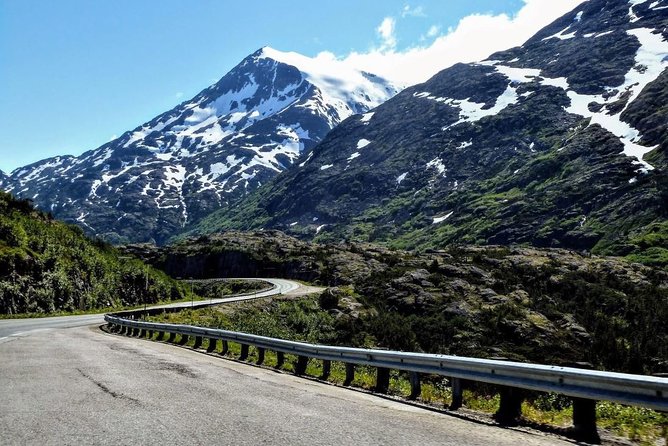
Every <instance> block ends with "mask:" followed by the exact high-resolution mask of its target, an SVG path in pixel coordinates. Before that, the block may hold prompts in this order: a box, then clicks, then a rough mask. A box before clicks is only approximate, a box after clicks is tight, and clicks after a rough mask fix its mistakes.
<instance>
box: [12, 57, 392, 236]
mask: <svg viewBox="0 0 668 446" xmlns="http://www.w3.org/2000/svg"><path fill="white" fill-rule="evenodd" d="M396 93H397V88H396V87H394V86H393V85H392V84H390V83H389V82H388V81H386V80H384V79H382V78H379V77H377V76H374V75H372V74H369V73H365V72H360V71H356V70H353V69H350V68H348V67H347V66H346V65H344V64H343V63H341V62H337V61H329V62H328V61H323V60H320V59H318V60H315V59H310V58H308V57H305V56H302V55H299V54H296V53H283V52H279V51H276V50H274V49H271V48H267V47H265V48H262V49H260V50H258V51H257V52H255V53H253V54H251V55H250V56H248V57H247V58H245V59H244V60H243V61H242V62H241V63H240V64H239V65H237V66H236V67H235V68H233V69H232V70H231V71H230V72H229V73H227V74H226V75H225V76H223V78H221V79H220V80H219V81H218V82H217V83H215V84H214V85H212V86H210V87H209V88H207V89H205V90H203V91H202V92H201V93H199V94H198V95H197V96H195V97H194V98H192V99H191V100H189V101H186V102H183V103H182V104H180V105H178V106H177V107H175V108H174V109H172V110H170V111H168V112H166V113H163V114H161V115H159V116H157V117H156V118H154V119H152V120H151V121H149V122H147V123H145V124H143V125H141V126H139V127H137V128H136V129H134V130H133V131H129V132H126V133H124V134H123V135H121V136H120V137H119V138H117V139H115V140H113V141H110V142H109V143H107V144H104V145H102V146H101V147H99V148H97V149H95V150H92V151H89V152H86V153H84V154H83V155H81V156H77V157H73V156H59V157H55V158H50V159H47V160H44V161H40V162H38V163H35V164H32V165H29V166H25V167H22V168H19V169H16V170H14V171H13V172H12V173H11V175H10V177H9V178H8V179H6V180H5V181H4V185H3V186H2V187H3V188H4V189H5V190H7V191H10V192H12V193H15V194H17V195H18V196H20V197H23V198H30V199H32V200H33V201H34V202H35V204H36V205H37V206H38V207H39V208H41V209H44V210H48V211H50V212H51V213H52V214H53V215H54V216H56V217H57V218H60V219H64V220H66V221H70V222H74V223H77V224H79V225H80V226H82V227H83V228H84V229H85V230H86V232H88V233H90V234H94V235H97V236H100V237H103V238H105V239H107V240H110V241H112V242H128V241H147V240H154V241H156V242H158V243H160V242H162V241H164V240H165V239H166V238H167V237H169V236H171V235H173V234H174V233H175V232H176V231H178V230H180V228H182V227H183V226H184V225H186V224H187V223H189V222H192V221H194V220H197V219H198V218H201V217H202V216H204V215H207V214H208V213H210V212H211V211H213V210H215V209H217V208H220V207H221V206H226V205H228V204H229V203H231V202H233V201H234V200H237V199H239V198H240V197H242V196H244V195H246V194H247V193H249V192H250V191H252V190H254V189H255V188H256V187H257V186H259V185H261V184H263V183H265V182H267V181H269V179H271V178H272V177H273V176H275V175H276V174H277V173H278V172H281V171H283V170H285V169H286V168H287V167H289V166H290V165H291V164H292V163H294V161H295V160H296V159H297V158H298V157H299V154H300V153H302V152H303V151H308V150H310V149H311V148H312V147H314V146H315V144H317V143H318V142H320V141H321V140H322V139H323V138H324V137H325V135H326V134H327V133H328V132H329V130H331V129H332V128H333V127H334V126H336V125H337V124H339V123H340V122H341V121H343V120H344V119H345V118H347V117H349V116H351V115H353V114H356V113H363V112H366V111H367V110H369V109H370V108H372V107H374V106H376V105H378V104H380V103H382V102H384V101H385V100H386V99H388V98H389V97H391V96H393V95H395V94H396Z"/></svg>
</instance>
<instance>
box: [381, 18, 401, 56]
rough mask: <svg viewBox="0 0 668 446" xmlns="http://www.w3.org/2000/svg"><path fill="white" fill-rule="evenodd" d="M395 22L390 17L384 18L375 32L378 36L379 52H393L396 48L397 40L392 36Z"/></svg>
mask: <svg viewBox="0 0 668 446" xmlns="http://www.w3.org/2000/svg"><path fill="white" fill-rule="evenodd" d="M396 23H397V22H396V20H394V19H393V18H392V17H385V18H384V19H383V21H382V22H381V24H380V25H378V28H376V32H377V33H378V35H379V36H380V40H381V46H380V48H379V50H380V51H394V48H395V47H396V46H397V38H396V37H395V35H394V27H395V25H396Z"/></svg>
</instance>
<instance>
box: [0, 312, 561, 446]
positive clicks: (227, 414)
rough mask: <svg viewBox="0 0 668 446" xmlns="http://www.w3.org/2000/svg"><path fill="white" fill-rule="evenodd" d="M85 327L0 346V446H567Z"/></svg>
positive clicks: (32, 333)
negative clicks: (268, 445)
mask: <svg viewBox="0 0 668 446" xmlns="http://www.w3.org/2000/svg"><path fill="white" fill-rule="evenodd" d="M94 317H97V316H94ZM94 317H93V318H94ZM58 319H62V318H58ZM91 321H95V319H91V320H83V319H82V320H80V321H77V322H76V324H79V323H82V324H83V323H84V322H85V323H90V322H91ZM95 323H96V324H98V325H88V326H79V327H74V328H61V327H67V323H65V324H62V325H52V326H50V327H45V326H44V327H39V328H34V327H32V326H31V328H30V329H29V330H24V331H23V332H17V333H14V334H13V335H10V336H7V337H5V338H4V339H1V340H0V444H3V445H13V444H39V445H44V444H114V445H118V444H141V445H150V444H155V445H165V444H189V445H195V444H216V445H255V444H280V445H284V444H290V445H294V444H297V445H339V444H340V445H363V444H373V445H379V444H382V445H411V444H415V445H432V444H433V445H436V444H438V445H513V446H518V445H567V444H571V443H569V442H566V441H564V440H562V439H559V438H556V437H552V436H546V435H543V434H537V433H526V432H521V431H516V430H511V429H503V428H500V427H495V426H488V425H485V424H478V423H474V422H471V421H466V420H461V419H459V418H456V417H452V416H448V415H444V414H440V413H435V412H431V411H427V410H423V409H419V408H415V407H412V406H408V405H405V404H401V403H398V402H394V401H389V400H386V399H383V398H379V397H376V396H373V395H368V394H364V393H360V392H355V391H351V390H346V389H343V388H338V387H334V386H330V385H326V384H322V383H318V382H314V381H310V380H306V379H302V378H297V377H294V376H291V375H287V374H281V373H277V372H274V371H271V370H267V369H261V368H257V367H252V366H249V365H244V364H240V363H236V362H234V361H230V360H225V359H221V358H218V357H214V356H209V355H205V354H202V353H198V352H194V351H191V350H189V349H184V348H180V347H176V346H173V345H168V344H163V343H158V342H152V341H148V340H145V339H144V340H142V339H136V338H127V337H122V336H117V335H112V334H107V333H104V332H102V331H101V330H100V329H99V324H101V322H99V319H98V320H97V322H95ZM24 328H25V327H24Z"/></svg>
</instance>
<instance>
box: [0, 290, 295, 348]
mask: <svg viewBox="0 0 668 446" xmlns="http://www.w3.org/2000/svg"><path fill="white" fill-rule="evenodd" d="M236 279H244V280H262V281H264V282H269V283H271V284H272V285H273V286H274V287H273V288H272V289H270V290H267V291H262V292H258V293H254V294H244V295H237V296H232V297H224V298H221V299H212V300H206V301H196V304H202V303H206V304H209V303H214V304H218V303H228V302H239V301H242V300H250V299H257V298H258V297H269V296H275V295H277V294H285V293H290V292H292V291H296V290H297V289H298V288H299V287H301V286H302V285H301V284H299V283H297V282H293V281H292V280H286V279H264V278H262V279H256V278H232V279H227V278H225V280H236ZM190 306H191V302H178V303H173V304H165V305H153V306H150V307H147V308H188V307H190ZM103 323H104V314H82V315H77V316H56V317H42V318H34V319H0V343H1V342H3V340H6V339H7V338H9V337H12V336H23V335H26V334H29V333H31V332H35V331H39V330H47V329H52V328H74V327H81V326H85V325H93V324H103Z"/></svg>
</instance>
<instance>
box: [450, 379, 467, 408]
mask: <svg viewBox="0 0 668 446" xmlns="http://www.w3.org/2000/svg"><path fill="white" fill-rule="evenodd" d="M450 387H451V388H452V401H451V402H450V407H449V409H450V410H457V409H459V408H460V407H462V404H463V403H464V388H463V386H462V380H461V379H459V378H450Z"/></svg>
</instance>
